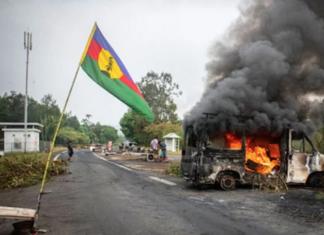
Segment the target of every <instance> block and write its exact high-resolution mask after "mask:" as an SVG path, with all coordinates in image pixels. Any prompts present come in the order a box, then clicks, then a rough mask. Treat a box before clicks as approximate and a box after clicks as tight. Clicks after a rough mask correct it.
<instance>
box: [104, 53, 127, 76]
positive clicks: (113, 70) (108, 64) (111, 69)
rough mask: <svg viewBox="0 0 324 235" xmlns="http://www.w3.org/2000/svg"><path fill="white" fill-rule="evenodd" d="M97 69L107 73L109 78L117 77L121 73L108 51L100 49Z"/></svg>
mask: <svg viewBox="0 0 324 235" xmlns="http://www.w3.org/2000/svg"><path fill="white" fill-rule="evenodd" d="M98 64H99V69H100V70H101V71H103V72H104V73H107V74H108V76H109V77H110V78H111V79H119V78H121V76H122V75H123V72H122V71H121V70H120V68H119V66H118V64H117V62H116V60H115V59H114V57H113V56H112V55H111V54H110V52H109V51H107V50H105V49H103V48H102V49H101V52H100V53H99V57H98Z"/></svg>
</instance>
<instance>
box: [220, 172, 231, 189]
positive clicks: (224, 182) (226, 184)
mask: <svg viewBox="0 0 324 235" xmlns="http://www.w3.org/2000/svg"><path fill="white" fill-rule="evenodd" d="M219 184H220V186H221V188H222V189H224V190H226V191H227V190H233V189H235V179H234V177H233V176H231V175H224V176H223V177H222V178H221V180H220V182H219Z"/></svg>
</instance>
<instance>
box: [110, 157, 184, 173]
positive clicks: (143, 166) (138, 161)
mask: <svg viewBox="0 0 324 235" xmlns="http://www.w3.org/2000/svg"><path fill="white" fill-rule="evenodd" d="M104 157H105V158H106V159H108V160H111V161H115V162H117V163H118V162H119V163H120V164H122V165H124V166H127V167H129V168H132V169H136V170H141V171H151V172H155V173H159V174H166V171H167V170H168V169H169V168H170V165H171V164H172V163H174V162H179V160H169V162H161V161H157V162H147V161H146V156H141V155H120V154H118V155H117V154H116V155H109V156H104Z"/></svg>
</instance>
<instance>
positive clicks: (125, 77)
mask: <svg viewBox="0 0 324 235" xmlns="http://www.w3.org/2000/svg"><path fill="white" fill-rule="evenodd" d="M119 80H120V81H121V82H123V83H124V84H126V85H127V86H129V87H130V88H131V89H132V90H133V91H135V92H136V93H137V94H138V95H139V96H140V97H142V99H143V100H145V99H144V97H143V95H142V93H141V92H140V91H139V89H138V87H137V86H136V84H135V83H133V81H132V80H130V79H129V78H128V77H127V76H126V75H125V74H123V76H122V77H121V78H120V79H119Z"/></svg>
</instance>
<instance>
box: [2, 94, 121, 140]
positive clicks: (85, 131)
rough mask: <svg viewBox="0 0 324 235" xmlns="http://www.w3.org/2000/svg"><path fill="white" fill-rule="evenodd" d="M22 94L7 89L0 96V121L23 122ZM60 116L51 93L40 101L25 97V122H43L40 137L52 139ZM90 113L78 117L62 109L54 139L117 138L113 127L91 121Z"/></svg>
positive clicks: (23, 99) (23, 100)
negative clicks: (26, 102) (26, 116)
mask: <svg viewBox="0 0 324 235" xmlns="http://www.w3.org/2000/svg"><path fill="white" fill-rule="evenodd" d="M24 105H25V95H23V94H21V93H17V92H15V91H11V92H10V93H9V94H7V93H5V94H4V95H3V96H0V121H1V122H24ZM60 116H61V111H60V109H59V107H58V105H57V103H56V100H55V99H54V98H53V96H52V95H51V94H47V95H45V96H44V97H43V98H42V99H41V101H40V102H38V101H37V100H35V99H33V98H32V97H29V98H28V122H37V123H40V124H42V125H43V126H44V128H43V129H42V132H41V134H40V139H41V140H44V141H52V139H53V136H54V132H55V129H56V126H57V123H58V121H59V118H60ZM91 117H92V116H91V115H90V114H87V115H86V117H85V118H84V119H82V120H81V122H80V121H79V119H78V118H77V116H75V115H72V113H71V112H68V113H64V115H63V119H62V123H61V127H60V130H59V132H58V135H57V139H56V143H59V144H66V143H67V142H68V141H69V140H72V141H73V143H74V144H89V143H107V142H108V141H113V142H115V141H116V140H117V139H118V138H120V137H119V136H118V134H117V129H116V128H114V127H112V126H108V125H101V124H100V123H99V122H97V123H93V122H92V121H91Z"/></svg>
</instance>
